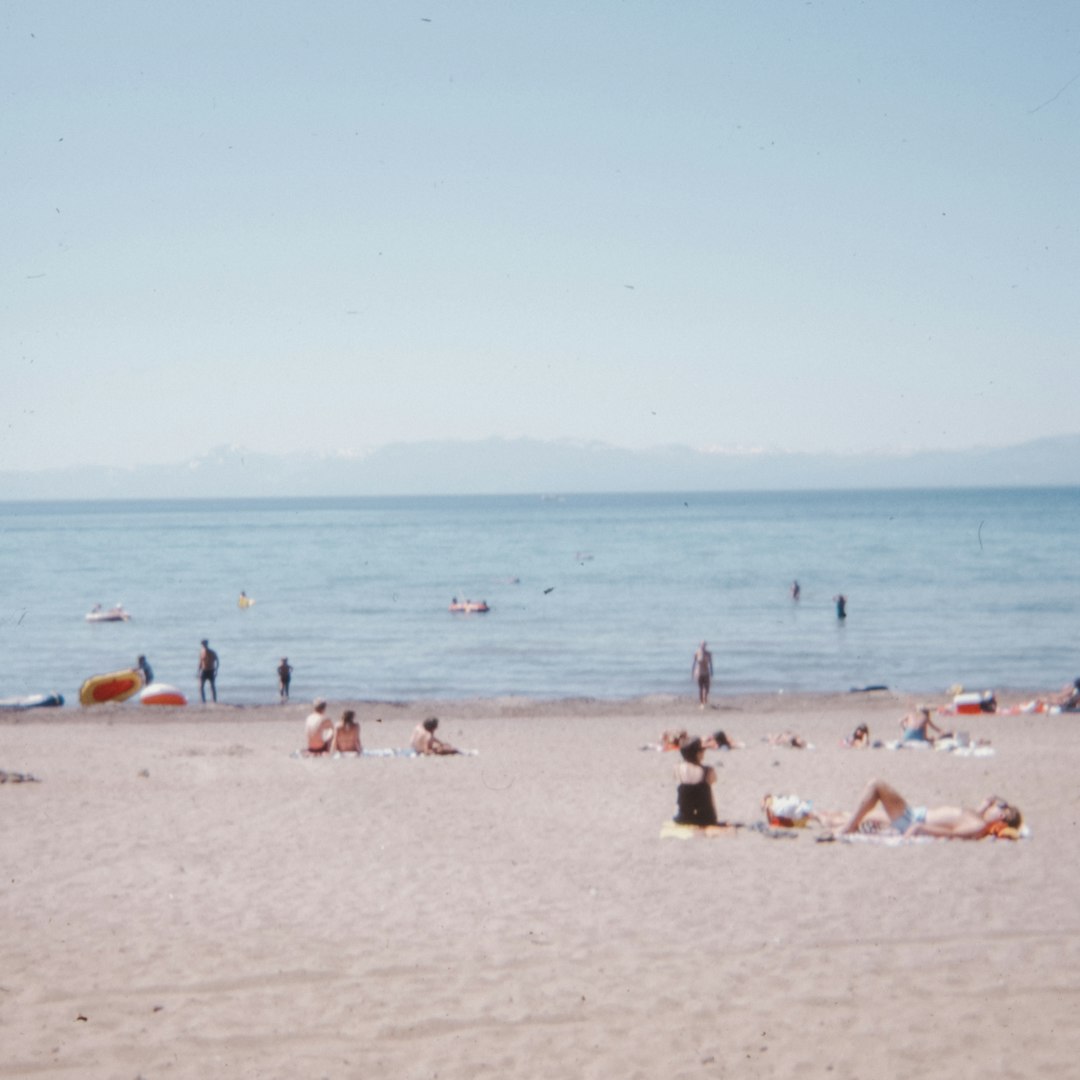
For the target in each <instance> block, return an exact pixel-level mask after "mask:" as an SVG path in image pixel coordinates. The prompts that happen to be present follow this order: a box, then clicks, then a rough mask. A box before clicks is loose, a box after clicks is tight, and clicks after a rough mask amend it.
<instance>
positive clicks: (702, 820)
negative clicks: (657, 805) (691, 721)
mask: <svg viewBox="0 0 1080 1080" xmlns="http://www.w3.org/2000/svg"><path fill="white" fill-rule="evenodd" d="M679 753H680V754H682V758H683V759H682V761H680V762H679V764H678V765H677V766H676V767H675V779H676V780H678V782H679V787H678V790H677V792H676V800H677V802H676V810H675V822H676V824H678V825H702V826H704V825H718V824H719V822H718V821H717V819H716V807H715V805H714V804H713V795H712V785H713V784H715V783H716V770H715V769H714V768H713V767H712V766H711V765H705V764H704V763H703V762H702V758H703V757H704V756H705V747H704V746H703V745H702V743H701V740H700V739H690V740H689V741H688V742H687V743H685V744H684V745H683V746H681V747H680V748H679Z"/></svg>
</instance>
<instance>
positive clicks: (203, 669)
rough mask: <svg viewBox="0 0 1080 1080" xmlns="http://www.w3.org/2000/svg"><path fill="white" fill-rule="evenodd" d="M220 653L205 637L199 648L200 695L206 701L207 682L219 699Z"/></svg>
mask: <svg viewBox="0 0 1080 1080" xmlns="http://www.w3.org/2000/svg"><path fill="white" fill-rule="evenodd" d="M217 673H218V654H217V653H216V652H214V650H213V649H211V648H210V643H209V642H208V641H207V640H206V638H203V640H202V648H201V649H200V650H199V697H201V698H202V700H203V702H204V704H205V702H206V684H207V683H209V684H210V693H211V694H212V695H213V698H214V701H215V702H216V701H217Z"/></svg>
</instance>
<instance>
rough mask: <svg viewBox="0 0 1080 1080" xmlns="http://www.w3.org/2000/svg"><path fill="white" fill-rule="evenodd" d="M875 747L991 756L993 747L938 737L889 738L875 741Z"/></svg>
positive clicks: (970, 755)
mask: <svg viewBox="0 0 1080 1080" xmlns="http://www.w3.org/2000/svg"><path fill="white" fill-rule="evenodd" d="M874 745H875V747H877V746H880V747H881V748H882V749H885V750H939V751H942V752H944V753H947V754H953V755H955V756H956V757H993V756H994V748H993V747H992V746H987V745H985V744H984V745H982V746H972V745H970V744H967V745H965V744H964V743H963V742H961V741H960V740H958V739H938V740H937V741H936V742H932V743H931V742H923V741H922V740H915V739H908V740H904V739H891V740H890V741H889V742H885V743H880V744H878V743H875V744H874Z"/></svg>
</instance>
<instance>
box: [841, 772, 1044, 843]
mask: <svg viewBox="0 0 1080 1080" xmlns="http://www.w3.org/2000/svg"><path fill="white" fill-rule="evenodd" d="M878 807H880V808H881V810H882V811H884V813H885V815H886V816H887V817H888V821H889V827H890V828H891V829H892V831H893V832H895V833H899V834H900V835H901V836H936V837H941V838H944V839H949V840H981V839H982V838H983V837H984V836H997V835H1000V834H1001V833H1002V832H1003V831H1005V830H1013V834H1014V835H1015V830H1018V829H1019V828H1020V826H1021V825H1022V824H1023V817H1022V815H1021V813H1020V811H1019V810H1017V808H1016V807H1015V806H1011V805H1010V804H1009V803H1007V802H1005V800H1004V799H999V798H998V797H997V796H996V795H989V796H987V798H986V799H985V800H984V801H983V803H982V805H981V806H980V807H979V809H978V810H972V809H971V808H970V807H966V806H909V805H908V803H907V801H906V800H905V799H904V797H903V796H902V795H901V794H900V792H898V791H897V790H896V788H894V787H892V786H891V785H890V784H886V783H885V782H884V781H883V780H871V781H870V783H869V784H867V786H866V789H865V791H863V795H862V798H861V799H860V800H859V805H858V806H857V807H856V808H855V810H854V811H853V812H852V814H851V815H850V817H849V818H848V820H847V822H846V823H845V824H844V826H843V828H842V829H841V830H840V832H841V833H842V834H850V833H856V832H858V831H859V829H860V826H861V825H862V824H863V822H866V821H872V820H873V818H872V815H873V814H874V813H875V812H876V811H877V809H878Z"/></svg>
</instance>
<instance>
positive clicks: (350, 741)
mask: <svg viewBox="0 0 1080 1080" xmlns="http://www.w3.org/2000/svg"><path fill="white" fill-rule="evenodd" d="M334 750H335V751H336V752H337V753H339V754H355V755H356V756H357V757H359V756H360V754H361V752H362V751H363V747H362V746H361V745H360V725H359V724H358V723H357V722H356V713H355V712H354V711H353V710H352V709H346V710H345V711H344V712H343V713H342V714H341V723H340V724H338V726H337V730H336V731H335V732H334Z"/></svg>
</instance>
